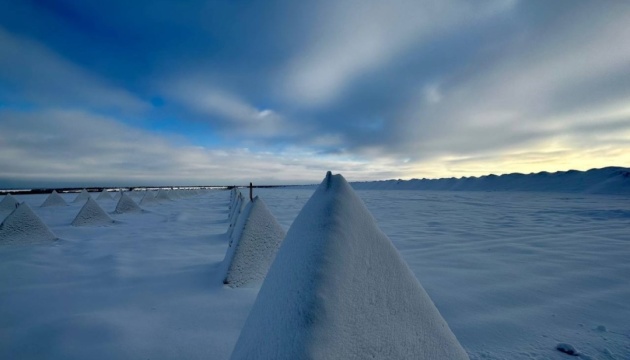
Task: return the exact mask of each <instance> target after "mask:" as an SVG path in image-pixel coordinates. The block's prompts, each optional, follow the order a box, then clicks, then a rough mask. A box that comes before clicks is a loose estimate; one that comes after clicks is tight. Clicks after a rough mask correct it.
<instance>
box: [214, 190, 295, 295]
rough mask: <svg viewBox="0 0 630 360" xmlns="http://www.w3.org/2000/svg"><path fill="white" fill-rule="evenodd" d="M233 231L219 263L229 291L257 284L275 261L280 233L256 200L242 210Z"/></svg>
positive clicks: (282, 235)
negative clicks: (221, 262)
mask: <svg viewBox="0 0 630 360" xmlns="http://www.w3.org/2000/svg"><path fill="white" fill-rule="evenodd" d="M236 228H237V229H238V230H237V231H236V232H234V236H233V237H232V240H231V241H230V245H229V247H228V250H227V253H226V254H225V259H223V269H224V270H223V271H224V277H223V283H224V284H226V285H229V286H231V287H239V286H244V285H249V284H256V283H260V282H262V280H263V279H264V278H265V276H266V275H267V271H268V270H269V267H270V266H271V263H272V262H273V259H274V258H275V257H276V252H277V251H278V248H279V247H280V244H281V243H282V239H284V235H285V232H284V229H282V226H280V224H278V221H277V220H276V218H275V217H274V216H273V215H272V214H271V212H270V211H269V209H268V208H267V205H265V203H264V201H262V199H260V198H258V196H256V197H255V198H254V200H252V201H250V202H249V203H248V204H247V206H246V207H245V208H244V209H243V211H242V213H241V215H240V216H239V221H238V223H237V224H236Z"/></svg>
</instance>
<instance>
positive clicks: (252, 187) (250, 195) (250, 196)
mask: <svg viewBox="0 0 630 360" xmlns="http://www.w3.org/2000/svg"><path fill="white" fill-rule="evenodd" d="M253 192H254V185H252V183H249V201H253V200H254V197H253Z"/></svg>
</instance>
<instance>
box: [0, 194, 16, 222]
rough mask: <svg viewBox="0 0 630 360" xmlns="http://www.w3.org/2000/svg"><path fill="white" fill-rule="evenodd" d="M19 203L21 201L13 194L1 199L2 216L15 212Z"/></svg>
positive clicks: (0, 212)
mask: <svg viewBox="0 0 630 360" xmlns="http://www.w3.org/2000/svg"><path fill="white" fill-rule="evenodd" d="M18 204H19V202H18V201H17V199H16V198H15V197H14V196H13V195H11V194H7V195H6V196H5V197H4V199H2V201H0V216H5V215H8V214H10V213H11V212H13V210H15V207H16V206H17V205H18ZM0 219H1V218H0Z"/></svg>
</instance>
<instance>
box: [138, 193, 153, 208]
mask: <svg viewBox="0 0 630 360" xmlns="http://www.w3.org/2000/svg"><path fill="white" fill-rule="evenodd" d="M155 203H157V200H155V194H154V193H153V191H145V194H144V196H143V197H142V200H140V206H146V205H151V204H155Z"/></svg>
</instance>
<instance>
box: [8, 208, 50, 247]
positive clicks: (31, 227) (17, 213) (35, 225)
mask: <svg viewBox="0 0 630 360" xmlns="http://www.w3.org/2000/svg"><path fill="white" fill-rule="evenodd" d="M56 238H57V237H56V236H55V235H54V234H53V233H52V232H51V231H50V230H49V229H48V226H46V224H44V223H43V222H42V220H41V219H40V218H39V217H38V216H37V215H35V213H34V212H33V210H31V208H30V207H29V206H28V205H27V204H26V203H21V204H20V205H19V206H18V207H17V209H15V210H14V211H13V212H12V213H11V214H9V216H7V218H6V219H4V221H3V222H2V224H0V244H33V243H39V242H46V241H50V240H55V239H56Z"/></svg>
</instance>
